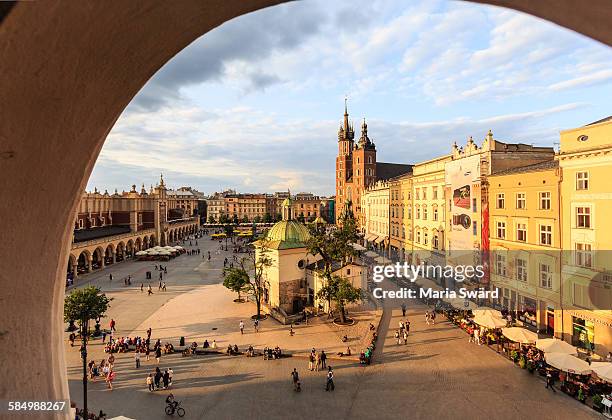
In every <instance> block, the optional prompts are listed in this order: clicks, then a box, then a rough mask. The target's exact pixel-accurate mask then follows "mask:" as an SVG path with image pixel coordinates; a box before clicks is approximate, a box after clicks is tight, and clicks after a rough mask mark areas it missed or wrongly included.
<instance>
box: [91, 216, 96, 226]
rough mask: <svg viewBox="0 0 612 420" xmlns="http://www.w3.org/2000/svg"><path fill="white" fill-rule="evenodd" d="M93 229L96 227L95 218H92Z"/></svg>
mask: <svg viewBox="0 0 612 420" xmlns="http://www.w3.org/2000/svg"><path fill="white" fill-rule="evenodd" d="M91 227H96V218H95V217H92V218H91Z"/></svg>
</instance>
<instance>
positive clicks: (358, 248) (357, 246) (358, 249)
mask: <svg viewBox="0 0 612 420" xmlns="http://www.w3.org/2000/svg"><path fill="white" fill-rule="evenodd" d="M350 245H351V246H352V247H353V249H354V250H355V251H365V250H366V249H365V247H364V246H361V245H359V244H355V243H351V244H350Z"/></svg>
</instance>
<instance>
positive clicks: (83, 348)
mask: <svg viewBox="0 0 612 420" xmlns="http://www.w3.org/2000/svg"><path fill="white" fill-rule="evenodd" d="M88 324H89V320H86V321H85V322H83V324H82V325H81V339H82V340H83V344H81V359H83V418H85V419H86V418H87V330H88V329H89V326H88Z"/></svg>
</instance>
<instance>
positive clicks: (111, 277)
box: [108, 273, 113, 281]
mask: <svg viewBox="0 0 612 420" xmlns="http://www.w3.org/2000/svg"><path fill="white" fill-rule="evenodd" d="M108 281H113V273H110V274H109V275H108Z"/></svg>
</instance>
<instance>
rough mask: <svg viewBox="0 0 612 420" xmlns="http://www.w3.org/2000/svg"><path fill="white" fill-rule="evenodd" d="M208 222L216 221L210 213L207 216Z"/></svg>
mask: <svg viewBox="0 0 612 420" xmlns="http://www.w3.org/2000/svg"><path fill="white" fill-rule="evenodd" d="M208 223H217V221H216V220H215V216H213V215H212V214H211V215H210V216H208Z"/></svg>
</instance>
